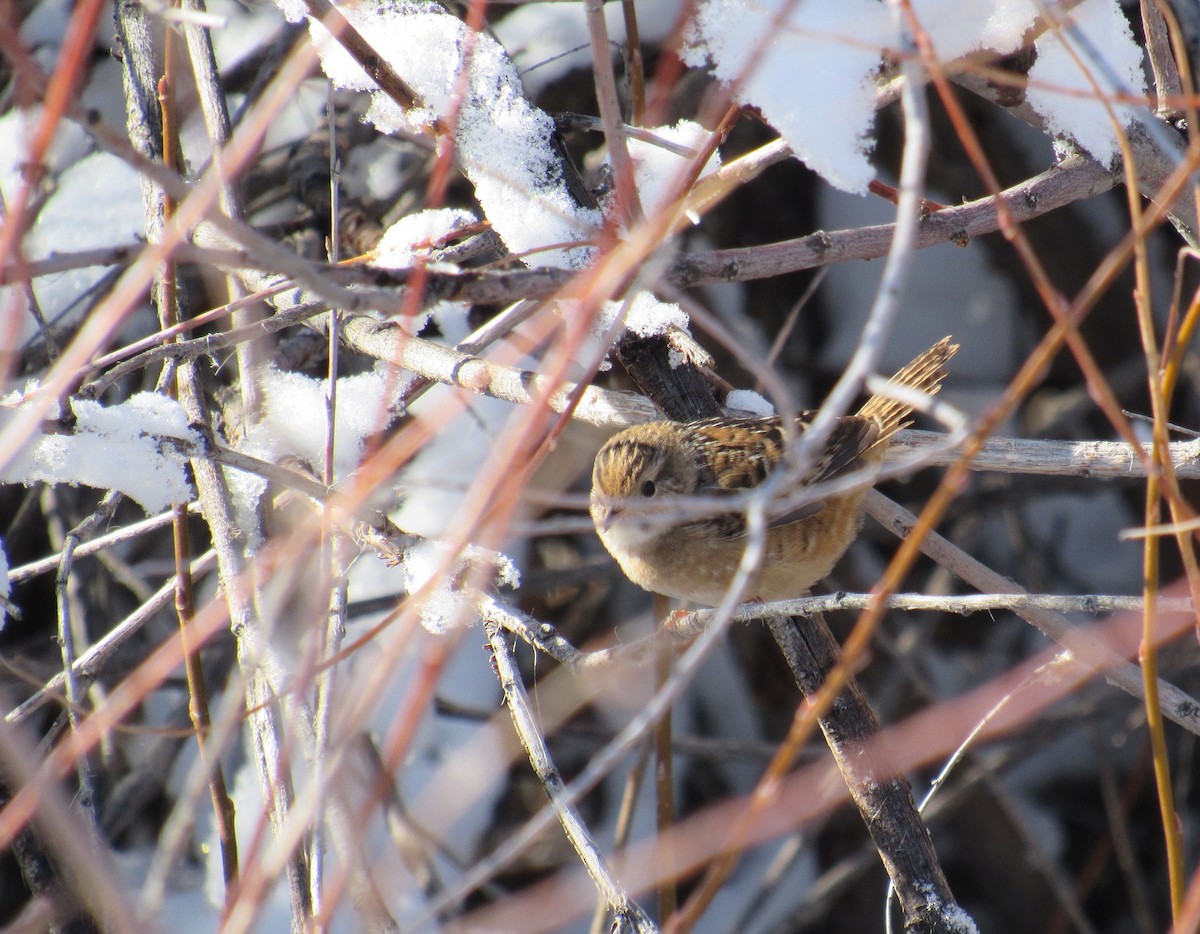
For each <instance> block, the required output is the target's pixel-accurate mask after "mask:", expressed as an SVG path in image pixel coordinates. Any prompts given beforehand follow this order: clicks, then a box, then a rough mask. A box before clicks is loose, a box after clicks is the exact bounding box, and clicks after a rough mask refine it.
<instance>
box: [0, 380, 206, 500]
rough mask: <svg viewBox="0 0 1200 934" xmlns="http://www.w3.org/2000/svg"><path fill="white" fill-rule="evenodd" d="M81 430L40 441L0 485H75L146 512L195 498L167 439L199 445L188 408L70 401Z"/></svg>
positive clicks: (162, 402) (155, 397)
mask: <svg viewBox="0 0 1200 934" xmlns="http://www.w3.org/2000/svg"><path fill="white" fill-rule="evenodd" d="M71 411H72V412H73V413H74V415H75V419H76V421H75V430H74V431H73V432H72V433H71V434H48V435H42V436H41V437H39V438H38V439H37V440H36V441H35V442H33V443H32V444H30V445H29V446H28V447H27V448H26V449H25V450H23V451H21V452H20V453H19V454H18V455H17V456H16V458H15V459H14V460H13V461H12V463H10V464H9V465H8V466H7V467H6V468H5V469H4V471H3V473H2V474H0V482H5V483H24V484H26V485H28V484H31V483H35V482H37V481H42V482H44V483H70V484H81V485H83V486H90V487H95V488H97V489H101V490H118V491H120V492H121V493H124V494H125V495H126V496H128V497H129V498H130V499H132V500H134V501H135V502H136V503H138V504H139V505H140V506H141V507H142V508H143V509H145V510H146V512H148V513H155V512H161V511H162V510H163V509H165V508H166V507H167V506H172V505H180V504H182V503H186V502H188V501H189V500H190V499H191V498H192V495H193V494H192V489H191V486H190V485H189V484H188V479H187V472H186V469H185V468H186V465H187V457H186V455H183V454H179V453H176V452H175V451H174V450H172V449H171V447H170V446H169V445H164V444H162V439H163V438H179V439H182V440H184V441H186V442H188V443H189V444H199V443H200V438H199V436H198V435H196V433H195V432H193V431H192V430H191V429H189V428H188V421H187V416H186V415H185V414H184V411H183V408H182V407H181V406H180V405H179V403H178V402H176V401H175V400H173V399H168V398H167V397H166V396H162V395H159V394H158V393H153V392H143V393H138V394H137V395H135V396H131V397H130V398H129V399H128V400H127V401H125V402H123V403H121V404H120V405H113V406H107V407H106V406H103V405H101V404H100V403H99V402H90V401H87V400H80V399H72V400H71Z"/></svg>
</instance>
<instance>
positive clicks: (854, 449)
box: [591, 337, 958, 606]
mask: <svg viewBox="0 0 1200 934" xmlns="http://www.w3.org/2000/svg"><path fill="white" fill-rule="evenodd" d="M957 350H958V345H957V344H951V343H950V338H949V337H946V338H943V339H942V340H941V341H939V342H938V343H937V344H935V345H934V346H933V347H931V348H930V349H929V350H927V351H925V353H923V354H921V356H919V357H917V359H915V360H913V361H912V363H910V364H908V366H906V367H904V369H902V370H901V371H900V372H899V373H897V374H896V375H895V376H893V377H892V379H891V382H892V383H893V384H897V385H900V386H910V387H912V388H914V389H920V390H922V391H924V392H927V393H930V394H932V393H935V392H937V390H938V387H939V386H940V384H941V381H942V378H943V377H944V376H945V375H946V370H945V364H946V361H947V360H949V359H950V358H951V357H952V356H954V353H955V351H957ZM911 412H912V408H911V406H908V405H905V404H904V403H902V402H897V401H895V400H893V399H889V398H887V397H885V396H881V395H876V396H872V397H871V398H870V399H869V400H867V402H866V404H865V405H864V406H863V407H862V408H861V409H860V410H859V412H858V414H857V415H848V416H845V417H842V418H839V419H838V420H837V421H836V423H835V426H834V429H833V432H832V434H830V436H829V438H828V440H827V441H826V442H825V448H824V450H823V451H822V452H821V454H820V456H819V457H818V458H817V460H816V463H815V464H814V465H813V466H812V468H811V469H810V470H809V471H808V472H807V473H806V475H805V476H804V477H803V478H802V479H801V480H800V481H799V483H800V485H802V486H812V485H814V484H817V483H820V482H821V481H824V480H829V479H831V478H833V477H837V476H839V475H841V474H845V473H848V472H851V471H854V470H858V469H861V468H863V467H867V466H871V465H876V464H879V463H882V461H883V457H884V454H885V453H886V452H887V448H888V442H889V441H890V440H891V437H892V435H894V434H895V433H896V432H897V431H899V430H900V429H901V428H903V427H904V426H905V425H907V424H909V423H908V422H906V421H904V419H905V418H907V417H908V415H909V414H911ZM815 416H816V412H813V411H809V412H801V413H800V414H799V416H798V417H797V420H796V431H797V432H802V431H804V430H805V429H806V428H807V427H808V426H809V425H810V424H811V423H812V420H813V418H814V417H815ZM784 445H785V440H784V433H783V429H782V426H781V423H780V420H779V418H778V417H775V418H727V417H719V418H710V419H705V420H703V421H695V422H648V423H646V424H643V425H635V426H634V427H632V428H627V429H625V430H624V431H621V432H618V433H617V434H615V435H613V437H612V438H610V439H609V440H608V442H607V443H606V444H605V445H604V447H602V448H601V449H600V452H599V453H598V454H597V455H596V462H595V465H594V467H593V469H592V497H591V514H592V521H593V522H595V524H596V532H597V533H598V534H599V536H600V540H601V541H602V542H604V547H605V548H607V549H608V550H609V552H610V553H611V554H612V556H613V557H614V558H616V559H617V563H618V564H620V565H621V569H622V570H623V571H624V572H625V574H626V576H628V577H629V579H630V580H631V581H633V582H634V583H635V584H637V585H638V586H640V587H644V588H645V589H646V590H651V591H654V592H655V593H660V594H665V595H666V596H668V597H677V598H679V599H683V600H691V601H692V602H694V603H700V604H705V605H707V606H716V605H717V604H718V603H720V602H721V598H722V597H723V596H724V594H725V591H726V590H727V589H728V587H729V584H730V582H731V581H732V580H733V576H734V573H735V572H736V571H737V567H738V565H739V564H740V563H741V560H742V553H743V551H744V550H745V546H746V521H745V516H744V515H743V514H742V513H724V514H719V515H695V514H694V513H693V514H692V515H690V516H681V515H680V514H679V511H678V510H676V511H675V514H674V515H672V514H671V513H672V510H671V505H672V503H675V504H676V505H682V498H683V497H689V496H722V495H724V496H728V495H732V494H734V493H737V492H743V491H745V490H747V489H750V488H752V487H755V486H758V485H759V484H760V483H762V482H763V480H765V479H766V477H767V475H768V474H770V472H771V471H772V470H773V469H774V468H775V467H776V466H777V465H778V464H779V462H780V461H781V460H782V459H783V455H784V450H785V446H784ZM864 496H866V490H865V489H862V490H857V491H855V492H852V493H846V494H841V495H837V496H830V497H828V498H827V499H825V500H822V501H819V502H816V503H808V504H805V505H804V506H801V507H800V508H799V509H797V510H795V511H793V512H792V513H789V514H786V515H783V516H778V517H774V518H772V519H771V520H770V522H769V524H768V530H767V536H766V545H765V552H764V555H763V561H762V567H761V568H760V569H759V571H758V573H757V575H756V576H755V578H754V579H753V580H752V582H751V585H750V587H749V588H748V589H747V590H746V591H745V593H746V595H747V596H748V597H752V598H755V599H758V600H784V599H787V598H790V597H797V596H800V595H801V594H803V593H805V592H806V591H807V590H808V588H809V587H811V586H812V585H813V584H814V583H816V582H817V581H819V580H820V579H821V578H823V577H825V576H826V575H827V574H828V573H829V572H830V571H831V570H832V569H833V566H834V565H835V564H836V563H837V562H838V560H839V559H840V558H841V557H842V555H843V554H844V553H845V551H846V549H847V548H849V547H850V543H851V542H852V541H853V540H854V538H855V537H856V536H857V535H858V531H859V529H860V528H861V527H862V501H863V497H864Z"/></svg>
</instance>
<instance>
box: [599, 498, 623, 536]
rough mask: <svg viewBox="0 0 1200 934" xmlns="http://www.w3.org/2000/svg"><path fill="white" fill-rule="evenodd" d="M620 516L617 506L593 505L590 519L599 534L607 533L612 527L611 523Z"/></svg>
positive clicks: (619, 509)
mask: <svg viewBox="0 0 1200 934" xmlns="http://www.w3.org/2000/svg"><path fill="white" fill-rule="evenodd" d="M620 516H621V508H620V507H619V506H610V505H608V504H607V503H593V505H592V519H593V521H594V522H595V523H596V526H597V527H598V528H599V529H600V531H601V532H607V531H608V530H609V529H611V528H612V527H613V523H614V522H616V521H617V519H618V518H620Z"/></svg>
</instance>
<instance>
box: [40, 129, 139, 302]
mask: <svg viewBox="0 0 1200 934" xmlns="http://www.w3.org/2000/svg"><path fill="white" fill-rule="evenodd" d="M144 235H145V212H144V208H143V207H142V186H141V180H140V179H139V177H138V174H137V172H135V171H134V170H133V169H131V168H130V167H129V166H128V165H127V164H126V163H125V162H124V161H123V160H121V159H118V158H117V157H116V156H113V155H109V154H108V153H103V152H101V153H95V154H94V155H90V156H86V157H84V158H83V159H80V160H79V161H78V162H76V163H75V164H74V165H72V166H70V168H68V169H66V170H65V171H64V172H63V173H62V174H61V175H60V176H59V179H58V186H57V188H56V190H55V192H54V194H53V195H51V196H50V198H49V200H47V202H46V204H45V206H43V208H42V210H41V211H40V212H39V213H38V218H37V222H36V223H35V224H34V226H33V230H32V231H31V234H30V237H29V240H28V255H29V258H30V259H40V258H42V257H45V256H49V255H51V254H53V253H68V252H71V251H74V250H90V249H96V248H99V247H108V246H125V245H128V244H130V243H134V242H136V241H137V239H138V238H139V237H144ZM104 272H105V270H104V269H102V268H100V267H92V268H88V269H72V270H69V271H67V272H64V273H59V274H56V275H54V276H46V277H43V278H40V279H35V280H34V286H33V287H34V292H35V293H36V295H37V299H38V303H39V304H40V305H41V308H42V312H43V314H45V315H46V317H47V318H48V319H50V318H54V317H55V316H57V315H58V314H60V313H61V312H62V311H64V310H65V309H66V308H67V307H68V306H70V305H72V304H73V303H74V302H76V301H77V300H78V298H79V296H80V295H82V294H84V293H85V292H87V290H88V289H89V288H91V287H92V285H94V284H95V283H96V281H97V280H98V279H99V278H100V277H101V276H102V275H103V274H104Z"/></svg>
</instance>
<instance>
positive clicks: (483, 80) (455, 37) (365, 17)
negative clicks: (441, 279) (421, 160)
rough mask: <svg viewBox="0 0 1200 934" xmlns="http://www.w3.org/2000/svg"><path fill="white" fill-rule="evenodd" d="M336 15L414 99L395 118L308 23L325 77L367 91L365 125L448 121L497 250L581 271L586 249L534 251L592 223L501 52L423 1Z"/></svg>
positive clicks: (594, 214)
mask: <svg viewBox="0 0 1200 934" xmlns="http://www.w3.org/2000/svg"><path fill="white" fill-rule="evenodd" d="M289 2H291V0H289ZM343 13H344V14H345V15H346V17H347V18H348V19H349V20H350V21H351V22H352V23H353V24H354V25H355V27H356V28H357V29H358V30H359V31H360V32H362V33H363V35H365V36H368V37H369V38H370V41H371V44H372V47H373V48H374V49H375V50H376V51H377V52H379V53H380V55H381V56H382V57H383V58H384V59H385V60H386V61H387V62H388V63H389V64H390V65H391V66H392V68H393V69H394V70H395V71H396V73H397V74H398V75H399V76H400V77H401V78H402V79H403V80H404V81H405V83H406V84H408V86H409V87H410V88H412V89H413V91H414V92H415V93H416V94H417V96H418V97H419V99H420V100H421V102H422V107H420V108H417V109H414V110H410V111H407V112H405V111H402V110H401V109H400V108H399V107H398V106H397V104H396V103H395V102H394V101H392V100H391V99H390V98H389V97H387V96H386V95H384V94H383V93H382V92H380V91H378V90H377V88H376V86H375V83H374V82H373V81H372V80H371V79H370V78H369V77H368V76H367V74H366V73H365V72H364V71H363V70H362V69H361V68H359V66H358V65H357V63H355V62H354V61H353V60H352V59H351V58H350V56H349V55H347V54H346V52H345V50H344V49H342V47H341V46H340V45H338V44H337V43H336V42H335V41H333V40H332V38H331V37H330V36H329V35H328V33H326V31H325V30H324V28H323V27H322V26H320V25H319V24H317V23H315V22H314V23H311V24H310V29H311V31H312V34H313V38H314V41H315V42H316V44H317V46H318V48H319V50H320V53H321V65H322V68H323V69H324V70H325V73H326V74H327V75H328V76H329V78H330V80H331V81H333V82H334V83H335V84H336V85H338V86H339V87H343V88H347V89H350V90H366V91H371V92H372V103H371V107H370V109H369V110H368V112H367V114H366V119H367V120H368V121H369V122H371V123H373V124H374V125H375V126H377V127H378V128H379V129H380V130H382V131H383V132H385V133H396V132H413V131H418V132H420V131H424V130H427V129H428V128H429V127H431V126H433V125H434V124H435V123H437V122H438V121H441V120H447V121H449V120H452V121H453V127H454V138H455V145H456V157H457V161H458V163H459V164H460V165H461V166H462V167H463V171H464V172H465V174H466V175H467V177H468V178H469V179H470V181H471V183H472V185H474V188H475V197H476V198H477V199H478V201H479V204H480V206H481V207H482V208H483V211H484V214H485V215H486V216H487V218H488V220H489V221H491V223H492V226H493V228H494V229H495V231H496V232H497V233H498V234H499V235H500V237H501V239H502V240H504V243H505V245H506V246H508V248H509V249H510V250H512V251H513V252H515V253H520V254H528V256H527V259H528V262H530V263H531V264H533V265H553V266H562V267H568V268H578V267H582V266H584V265H586V264H587V262H588V261H589V260H590V258H591V256H592V253H593V250H592V248H590V247H588V246H574V247H558V248H554V249H550V250H546V249H544V248H545V247H547V246H549V245H551V244H562V243H575V242H586V241H588V240H589V239H590V238H591V237H592V235H593V233H594V231H595V230H596V228H597V227H598V225H599V224H600V221H601V218H600V215H599V212H598V211H593V210H587V209H582V208H580V207H579V206H578V205H577V204H576V203H575V200H574V199H573V198H572V197H571V195H570V193H569V191H568V189H567V185H566V181H565V179H564V178H563V175H562V170H561V167H560V163H559V160H558V157H557V155H556V153H555V151H554V149H553V146H552V138H553V135H554V121H553V120H552V119H551V117H550V116H549V114H547V113H545V112H544V111H542V110H539V109H538V108H536V107H533V106H532V105H530V104H529V102H528V101H527V100H526V99H525V94H524V89H523V88H522V86H521V80H520V77H519V76H518V75H517V71H516V69H515V68H514V67H513V64H512V62H511V61H510V60H509V58H508V55H507V53H506V52H505V51H504V48H503V47H502V46H501V45H500V44H499V43H497V42H496V41H495V40H494V39H492V38H491V37H489V36H486V35H482V34H475V33H472V32H471V31H470V30H468V29H467V27H466V26H465V25H464V24H463V23H462V22H461V21H460V20H459V19H458V18H457V17H454V16H451V15H449V14H447V13H445V12H443V11H441V10H440V9H438V8H437V7H436V6H434V5H432V4H417V3H412V2H400V3H396V4H393V5H389V6H388V7H386V8H376V9H370V10H368V9H366V8H363V7H355V8H350V7H347V8H343ZM464 69H465V70H466V71H467V78H466V80H465V81H462V80H461V79H460V75H461V74H462V72H463V71H464ZM458 98H461V100H458ZM456 100H457V101H458V104H459V106H458V107H457V108H456V107H455V103H456ZM531 251H537V252H531Z"/></svg>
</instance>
